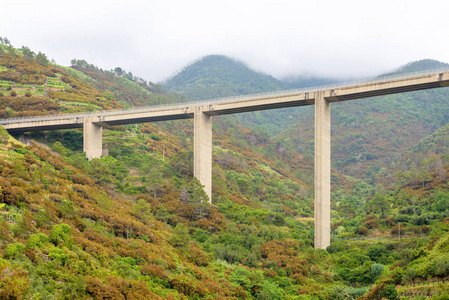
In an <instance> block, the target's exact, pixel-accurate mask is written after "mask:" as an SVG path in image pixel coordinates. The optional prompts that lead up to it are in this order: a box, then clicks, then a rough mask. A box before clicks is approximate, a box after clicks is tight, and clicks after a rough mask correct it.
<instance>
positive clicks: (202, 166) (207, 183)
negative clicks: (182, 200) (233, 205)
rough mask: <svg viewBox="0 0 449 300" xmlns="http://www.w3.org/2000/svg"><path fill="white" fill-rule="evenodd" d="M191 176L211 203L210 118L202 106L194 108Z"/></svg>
mask: <svg viewBox="0 0 449 300" xmlns="http://www.w3.org/2000/svg"><path fill="white" fill-rule="evenodd" d="M193 131H194V142H193V175H194V176H195V177H196V178H198V180H199V181H200V182H201V184H202V185H204V191H205V192H206V194H207V196H209V202H210V203H212V116H210V115H207V114H206V113H204V108H203V107H202V106H197V107H195V112H194V129H193Z"/></svg>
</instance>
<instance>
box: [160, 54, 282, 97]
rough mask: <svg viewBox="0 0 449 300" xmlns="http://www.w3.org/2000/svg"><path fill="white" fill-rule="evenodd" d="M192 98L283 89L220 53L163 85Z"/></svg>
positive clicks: (201, 60) (187, 69)
mask: <svg viewBox="0 0 449 300" xmlns="http://www.w3.org/2000/svg"><path fill="white" fill-rule="evenodd" d="M162 85H163V86H164V88H166V89H168V90H171V91H174V92H179V93H182V94H184V95H186V96H187V97H189V98H190V99H192V100H204V99H213V98H221V97H228V96H235V95H246V94H252V93H260V92H271V91H276V90H280V89H282V88H283V84H282V83H281V82H280V81H279V80H277V79H275V78H273V77H271V76H269V75H265V74H261V73H257V72H255V71H253V70H251V69H249V68H248V67H247V66H246V65H244V64H243V63H242V62H240V61H237V60H235V59H232V58H229V57H226V56H222V55H209V56H205V57H203V58H201V59H200V60H198V61H196V62H194V63H192V64H191V65H189V66H187V67H185V68H184V69H183V70H182V71H181V72H179V73H178V74H176V75H175V76H173V77H172V78H170V79H168V80H167V81H166V82H165V83H163V84H162Z"/></svg>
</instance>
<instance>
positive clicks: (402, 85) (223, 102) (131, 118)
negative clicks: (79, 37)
mask: <svg viewBox="0 0 449 300" xmlns="http://www.w3.org/2000/svg"><path fill="white" fill-rule="evenodd" d="M447 86H449V70H448V69H445V70H434V71H429V72H425V73H422V74H413V75H410V74H409V75H401V76H400V77H393V78H392V77H385V78H378V79H376V80H372V81H366V82H357V83H351V84H340V85H335V86H331V87H317V88H309V89H302V90H293V91H280V92H275V93H267V94H258V95H248V96H242V97H234V98H223V99H214V100H205V101H201V102H189V103H182V104H177V105H166V106H148V107H141V108H137V109H132V110H119V111H100V112H93V113H85V114H70V115H67V114H66V115H52V116H44V117H34V118H17V119H3V120H0V125H2V126H4V127H5V128H6V129H7V130H8V131H10V132H26V131H39V130H55V129H69V128H82V127H83V120H84V118H85V117H92V119H93V120H94V123H96V124H99V125H124V124H135V123H144V122H157V121H167V120H179V119H188V118H193V116H194V111H195V107H201V108H202V111H203V112H204V113H206V114H208V115H211V116H216V115H227V114H235V113H243V112H251V111H258V110H267V109H276V108H284V107H294V106H305V105H314V104H315V95H316V94H317V93H318V92H322V93H323V94H324V98H325V99H326V100H328V101H329V102H337V101H347V100H353V99H360V98H367V97H375V96H382V95H388V94H395V93H404V92H411V91H417V90H424V89H433V88H439V87H447ZM96 119H97V120H98V121H95V120H96Z"/></svg>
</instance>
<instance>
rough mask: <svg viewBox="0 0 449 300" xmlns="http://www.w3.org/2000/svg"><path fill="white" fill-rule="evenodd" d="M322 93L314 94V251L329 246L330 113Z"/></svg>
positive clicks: (328, 105) (328, 104)
mask: <svg viewBox="0 0 449 300" xmlns="http://www.w3.org/2000/svg"><path fill="white" fill-rule="evenodd" d="M330 112H331V111H330V103H329V102H328V101H327V100H326V99H324V95H323V92H316V93H315V249H326V248H327V247H328V246H329V245H330V219H331V216H330V203H331V201H330V200H331V130H330V125H331V113H330Z"/></svg>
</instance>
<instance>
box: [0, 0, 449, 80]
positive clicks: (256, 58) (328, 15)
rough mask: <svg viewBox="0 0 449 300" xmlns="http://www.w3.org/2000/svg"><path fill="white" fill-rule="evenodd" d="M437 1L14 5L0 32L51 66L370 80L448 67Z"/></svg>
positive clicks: (156, 75) (151, 74) (153, 76)
mask: <svg viewBox="0 0 449 300" xmlns="http://www.w3.org/2000/svg"><path fill="white" fill-rule="evenodd" d="M448 8H449V3H447V2H446V1H426V2H422V1H416V0H407V1H406V0H388V1H387V0H378V1H355V0H342V1H330V0H319V1H297V0H258V1H254V0H227V1H215V0H191V1H181V0H164V1H161V0H157V1H156V0H150V1H136V0H131V1H115V0H110V1H95V0H91V1H86V0H81V1H73V2H72V3H70V4H69V5H67V2H61V1H54V0H43V1H34V0H15V1H9V2H8V3H2V11H3V12H6V13H3V14H2V18H0V36H6V37H8V38H9V39H10V40H11V42H12V43H13V45H14V46H16V47H20V46H22V45H26V46H29V47H30V48H31V49H32V50H34V51H43V52H45V53H46V54H47V55H48V56H49V57H50V58H54V59H55V60H56V61H57V62H58V63H60V64H63V65H68V64H69V62H70V60H71V59H72V58H78V59H86V60H87V61H88V62H90V63H93V64H96V65H98V66H99V67H101V68H104V69H112V68H114V67H116V66H121V67H122V68H124V69H126V70H127V71H132V72H133V74H135V75H137V76H140V77H143V78H145V79H147V80H150V81H159V80H161V79H163V78H165V77H167V76H169V75H171V74H172V73H173V72H175V71H176V70H177V69H179V68H181V67H183V66H184V65H185V64H187V63H188V62H190V61H192V60H194V59H196V58H198V57H200V56H202V55H207V54H215V53H218V54H225V55H230V56H233V57H236V58H240V59H242V60H244V61H246V62H247V63H248V64H249V65H250V66H251V67H253V68H255V69H257V70H260V71H264V72H266V73H269V74H272V75H273V76H277V77H282V76H284V75H286V74H298V73H305V72H307V73H313V74H317V75H322V76H338V77H357V76H366V75H374V74H377V73H380V72H383V71H386V70H389V69H393V68H395V67H397V66H399V65H402V64H405V63H407V62H409V61H412V60H418V59H422V58H434V59H438V60H441V61H444V62H449V51H448V49H449V42H448V41H447V40H446V39H445V36H446V29H447V28H449V18H447V17H446V12H447V11H448Z"/></svg>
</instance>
